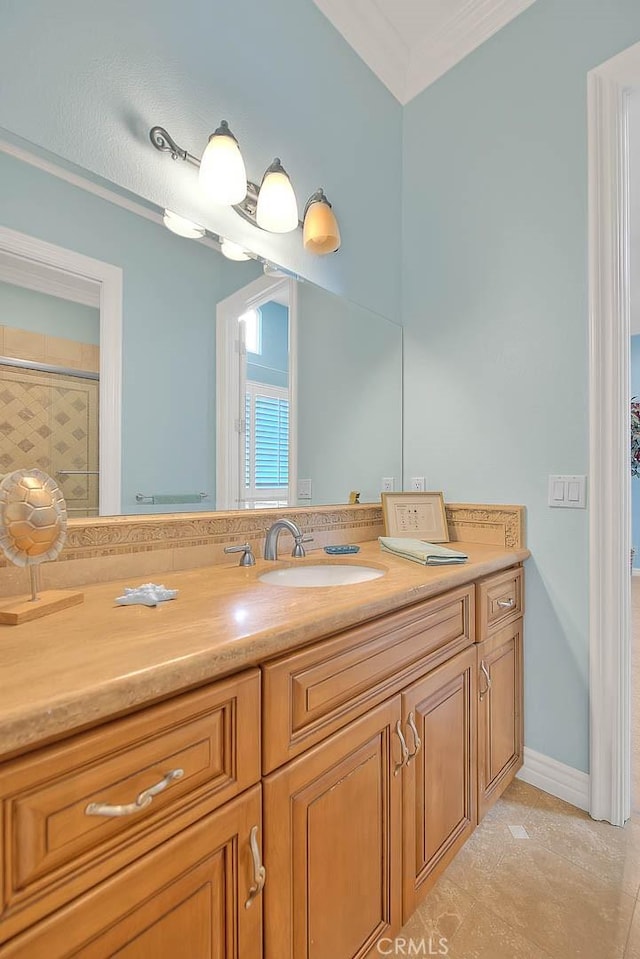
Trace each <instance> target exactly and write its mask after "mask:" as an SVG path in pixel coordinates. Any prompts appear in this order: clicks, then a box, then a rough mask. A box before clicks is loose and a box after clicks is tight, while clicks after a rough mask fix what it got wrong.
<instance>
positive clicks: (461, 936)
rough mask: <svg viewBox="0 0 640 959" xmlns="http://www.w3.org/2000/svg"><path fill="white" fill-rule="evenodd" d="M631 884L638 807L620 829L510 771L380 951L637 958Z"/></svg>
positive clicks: (639, 838)
mask: <svg viewBox="0 0 640 959" xmlns="http://www.w3.org/2000/svg"><path fill="white" fill-rule="evenodd" d="M509 826H524V828H525V830H526V834H527V836H528V838H522V839H518V838H515V837H514V836H513V835H512V833H511V830H510V829H509ZM639 893H640V817H636V816H634V817H632V818H631V819H630V820H629V822H628V823H627V824H626V826H625V827H624V829H620V828H616V827H615V826H610V825H609V824H608V823H601V822H594V821H593V820H592V819H590V818H589V816H588V815H587V813H585V812H582V811H581V810H579V809H576V808H575V807H574V806H570V805H568V803H564V802H562V801H561V800H559V799H555V798H554V797H553V796H549V795H548V794H547V793H544V792H541V791H540V790H538V789H535V788H534V787H533V786H529V785H528V784H526V783H524V782H521V781H520V780H517V779H516V780H515V781H514V782H513V783H512V784H511V786H509V788H508V789H507V791H506V792H505V794H504V796H503V797H502V799H500V800H498V802H497V803H496V805H495V806H494V807H493V809H492V810H491V811H490V812H489V813H488V815H487V816H486V817H485V819H484V820H483V822H482V823H481V825H480V826H478V828H477V829H476V831H475V833H474V834H473V836H472V837H471V839H470V840H469V841H468V842H467V844H466V845H465V846H464V848H463V849H462V850H461V851H460V853H459V854H458V855H457V856H456V859H455V860H454V862H453V863H452V864H451V865H450V866H449V868H448V869H447V870H446V872H445V874H444V875H443V876H442V877H441V878H440V879H439V881H438V882H437V884H436V885H435V886H434V888H433V889H432V890H431V892H430V893H429V895H428V897H427V899H426V900H425V901H424V903H423V904H422V905H421V906H420V907H419V909H418V910H417V912H416V913H415V914H414V915H413V916H412V917H411V919H410V920H409V922H408V923H407V924H406V925H405V927H404V929H403V930H402V932H401V933H399V936H398V938H397V939H396V941H395V943H389V942H383V943H382V944H381V946H380V951H381V954H382V955H385V954H386V955H389V956H394V957H395V956H410V955H414V956H415V955H417V956H430V955H431V956H433V955H447V956H448V957H449V959H623V957H624V959H640V901H638V898H637V897H638V894H639ZM402 940H405V942H403V941H402ZM441 940H442V942H441ZM411 949H412V950H413V951H411ZM403 950H404V951H403ZM429 950H431V951H429Z"/></svg>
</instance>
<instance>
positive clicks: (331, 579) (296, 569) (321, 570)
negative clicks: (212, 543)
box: [258, 563, 384, 586]
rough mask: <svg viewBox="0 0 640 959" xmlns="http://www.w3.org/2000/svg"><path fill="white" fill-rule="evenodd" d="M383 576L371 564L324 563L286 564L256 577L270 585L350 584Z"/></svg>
mask: <svg viewBox="0 0 640 959" xmlns="http://www.w3.org/2000/svg"><path fill="white" fill-rule="evenodd" d="M380 576H384V570H383V569H374V567H373V566H355V565H354V566H340V565H338V564H335V565H334V564H331V563H325V564H322V565H318V566H311V565H309V566H288V567H287V568H286V569H273V570H270V571H269V572H268V573H263V574H262V575H261V576H259V577H258V578H259V579H260V581H261V582H263V583H269V584H270V585H271V586H350V585H351V584H352V583H365V582H366V581H367V580H369V579H378V577H380Z"/></svg>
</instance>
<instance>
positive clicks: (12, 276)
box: [0, 252, 100, 517]
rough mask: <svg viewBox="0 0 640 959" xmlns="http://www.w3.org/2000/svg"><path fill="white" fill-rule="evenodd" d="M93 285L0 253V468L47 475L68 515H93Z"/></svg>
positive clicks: (96, 329) (96, 348)
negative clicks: (63, 501)
mask: <svg viewBox="0 0 640 959" xmlns="http://www.w3.org/2000/svg"><path fill="white" fill-rule="evenodd" d="M99 306H100V290H99V286H98V284H97V283H95V282H93V281H91V280H88V279H86V278H83V277H79V276H75V275H73V274H70V273H66V272H65V271H62V270H57V269H55V268H53V267H50V266H47V265H45V264H42V263H37V262H35V261H34V260H29V259H27V258H23V257H20V256H14V255H12V254H9V253H6V252H3V253H2V254H0V473H2V474H3V473H9V472H12V471H13V470H17V469H39V470H42V471H44V472H46V473H49V474H50V475H51V476H53V477H54V478H55V480H56V482H57V483H58V485H59V486H60V488H61V490H62V492H63V494H64V497H65V499H66V501H67V509H68V513H69V516H70V517H73V516H76V517H87V516H97V515H98V504H99V467H100V464H99V428H98V427H99V388H100V383H99V370H100V309H99Z"/></svg>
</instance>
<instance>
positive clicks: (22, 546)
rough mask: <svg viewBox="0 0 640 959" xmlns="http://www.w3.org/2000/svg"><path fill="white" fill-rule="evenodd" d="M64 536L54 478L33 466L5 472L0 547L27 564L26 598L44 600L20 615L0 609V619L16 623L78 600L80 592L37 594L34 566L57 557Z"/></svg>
mask: <svg viewBox="0 0 640 959" xmlns="http://www.w3.org/2000/svg"><path fill="white" fill-rule="evenodd" d="M66 538H67V508H66V504H65V501H64V496H63V495H62V491H61V490H60V488H59V487H58V485H57V483H56V482H55V480H53V479H52V478H51V477H50V476H48V475H47V473H43V472H42V471H41V470H37V469H33V470H15V471H14V472H13V473H8V474H7V476H5V477H4V478H3V479H2V481H1V482H0V549H1V550H2V552H3V553H4V555H5V556H6V558H7V559H8V560H9V561H10V562H11V563H14V564H15V565H16V566H27V567H29V573H30V577H31V600H30V602H32V603H36V602H38V601H40V600H41V599H42V600H44V602H43V604H42V606H41V607H40V609H39V610H38V611H37V612H35V611H34V609H33V608H32V609H31V610H29V609H27V611H26V612H25V613H24V614H23V615H22V616H17V614H15V613H11V612H10V611H8V610H7V608H6V607H5V608H4V609H0V622H5V623H10V624H11V625H17V623H19V622H24V621H26V620H27V619H34V618H36V617H38V616H42V615H45V614H46V613H48V612H53V610H54V609H60V608H63V607H64V606H70V605H75V603H78V602H82V593H64V594H63V593H54V594H53V596H52V595H51V593H48V594H47V597H45V596H44V594H43V595H42V597H39V596H38V588H39V586H38V566H39V564H40V563H44V562H46V561H47V560H54V559H57V557H58V556H59V555H60V552H61V551H62V547H63V546H64V544H65V540H66ZM72 597H73V598H72ZM20 605H21V606H24V604H20ZM16 608H17V607H16Z"/></svg>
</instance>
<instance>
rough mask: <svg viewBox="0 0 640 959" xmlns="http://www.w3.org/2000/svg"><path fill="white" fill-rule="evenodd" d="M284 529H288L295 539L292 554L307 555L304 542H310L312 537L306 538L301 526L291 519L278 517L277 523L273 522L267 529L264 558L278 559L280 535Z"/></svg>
mask: <svg viewBox="0 0 640 959" xmlns="http://www.w3.org/2000/svg"><path fill="white" fill-rule="evenodd" d="M283 529H286V530H288V531H289V532H290V533H291V535H292V536H293V538H294V540H295V545H294V547H293V552H292V553H291V555H292V556H295V557H296V558H298V559H299V558H300V557H302V556H304V555H305V552H304V546H303V545H302V543H303V542H305V543H306V542H308V541H309V540H310V539H311V537H309V538H308V539H305V537H304V534H303V532H302V530H301V529H300V527H299V526H297V525H296V523H293V522H292V521H291V520H290V519H277V520H276V521H275V523H272V524H271V526H270V527H269V529H268V530H267V537H266V539H265V541H264V558H265V559H277V558H278V536H279V535H280V533H281V532H282V530H283Z"/></svg>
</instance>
